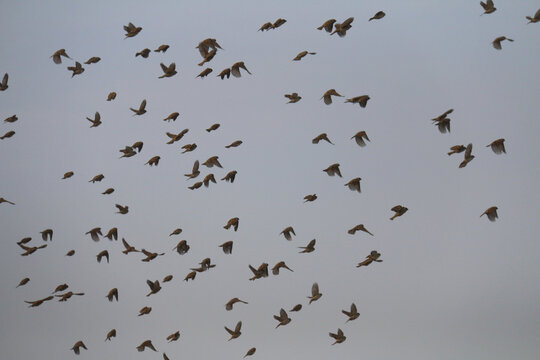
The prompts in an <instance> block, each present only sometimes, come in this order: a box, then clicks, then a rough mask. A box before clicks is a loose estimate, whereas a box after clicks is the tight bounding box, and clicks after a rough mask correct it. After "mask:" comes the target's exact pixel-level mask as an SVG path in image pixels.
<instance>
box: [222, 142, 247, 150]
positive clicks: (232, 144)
mask: <svg viewBox="0 0 540 360" xmlns="http://www.w3.org/2000/svg"><path fill="white" fill-rule="evenodd" d="M242 144H243V141H242V140H235V141H233V142H232V143H230V144H229V145H227V146H225V148H226V149H230V148H232V147H238V146H240V145H242Z"/></svg>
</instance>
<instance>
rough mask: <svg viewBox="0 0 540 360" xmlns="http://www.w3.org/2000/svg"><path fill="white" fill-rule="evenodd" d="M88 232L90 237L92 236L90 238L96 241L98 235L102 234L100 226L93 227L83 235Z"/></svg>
mask: <svg viewBox="0 0 540 360" xmlns="http://www.w3.org/2000/svg"><path fill="white" fill-rule="evenodd" d="M88 234H90V237H91V238H92V240H94V241H96V242H97V241H99V237H100V236H103V234H102V233H101V228H100V227H95V228H93V229H91V230H89V231H87V232H86V233H85V235H88Z"/></svg>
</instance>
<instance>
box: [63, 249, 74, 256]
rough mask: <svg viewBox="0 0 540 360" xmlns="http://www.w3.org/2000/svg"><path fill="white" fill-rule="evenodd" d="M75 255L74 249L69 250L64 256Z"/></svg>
mask: <svg viewBox="0 0 540 360" xmlns="http://www.w3.org/2000/svg"><path fill="white" fill-rule="evenodd" d="M73 255H75V250H69V251H68V252H67V253H66V255H65V256H73Z"/></svg>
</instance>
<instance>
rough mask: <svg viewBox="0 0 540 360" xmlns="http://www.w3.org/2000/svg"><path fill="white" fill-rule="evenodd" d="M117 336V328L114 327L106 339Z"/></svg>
mask: <svg viewBox="0 0 540 360" xmlns="http://www.w3.org/2000/svg"><path fill="white" fill-rule="evenodd" d="M113 337H116V329H112V330H111V331H109V332H108V333H107V337H106V338H105V341H111V338H113Z"/></svg>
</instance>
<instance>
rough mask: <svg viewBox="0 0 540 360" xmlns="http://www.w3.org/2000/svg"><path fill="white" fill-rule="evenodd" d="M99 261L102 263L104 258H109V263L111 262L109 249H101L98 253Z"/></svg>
mask: <svg viewBox="0 0 540 360" xmlns="http://www.w3.org/2000/svg"><path fill="white" fill-rule="evenodd" d="M96 258H97V262H98V263H100V262H101V259H102V258H105V259H107V264H108V263H109V252H108V251H107V250H103V251H101V252H100V253H99V254H97V255H96Z"/></svg>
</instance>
